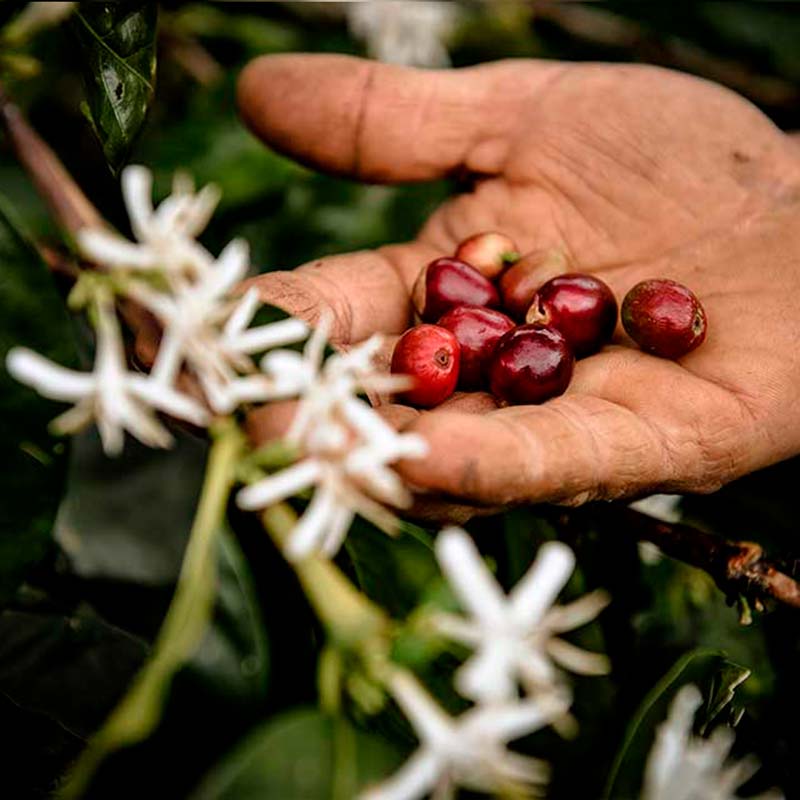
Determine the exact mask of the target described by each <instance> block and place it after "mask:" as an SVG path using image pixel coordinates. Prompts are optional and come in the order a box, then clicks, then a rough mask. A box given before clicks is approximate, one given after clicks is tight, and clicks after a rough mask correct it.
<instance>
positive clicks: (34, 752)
mask: <svg viewBox="0 0 800 800" xmlns="http://www.w3.org/2000/svg"><path fill="white" fill-rule="evenodd" d="M53 606H54V604H53V602H52V601H51V600H45V601H44V602H37V603H36V604H35V605H34V606H33V607H31V606H30V605H27V606H26V607H25V608H24V609H15V610H13V611H12V610H6V611H4V612H3V613H1V614H0V720H2V728H1V729H0V732H1V733H2V738H3V742H4V747H3V796H4V797H5V796H7V797H49V796H50V790H52V788H53V786H54V785H55V782H56V780H57V779H58V778H59V777H60V776H61V775H62V774H63V772H64V770H65V769H66V767H67V766H68V764H69V763H70V762H71V761H72V760H73V759H74V758H75V757H76V756H77V755H78V753H79V751H80V749H81V748H82V747H83V746H84V745H85V743H86V738H87V736H88V735H89V733H90V732H91V731H92V730H94V728H96V727H97V726H98V725H99V724H100V722H101V721H102V720H103V718H104V717H105V716H106V715H107V714H108V712H109V711H110V710H111V708H113V706H114V704H115V703H116V702H117V700H118V699H119V697H120V695H121V694H122V692H124V690H125V686H126V685H127V683H128V681H129V680H130V678H131V676H132V675H133V674H134V673H135V672H136V670H137V669H138V668H139V667H140V665H141V663H142V661H143V660H144V658H145V656H146V654H147V647H146V645H145V643H144V642H143V641H141V640H140V639H137V638H136V637H133V636H130V635H129V634H127V633H125V632H124V631H122V630H120V629H119V628H116V627H115V626H112V625H109V624H108V623H106V622H105V621H104V620H102V619H101V618H99V617H98V616H97V615H96V614H94V613H93V612H92V611H91V610H89V609H86V608H79V609H77V610H75V611H70V610H65V611H62V610H60V609H57V608H55V609H54V607H53Z"/></svg>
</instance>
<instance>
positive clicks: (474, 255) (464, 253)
mask: <svg viewBox="0 0 800 800" xmlns="http://www.w3.org/2000/svg"><path fill="white" fill-rule="evenodd" d="M456 258H458V259H460V260H461V261H466V262H467V264H469V265H470V266H472V267H475V269H477V270H478V272H480V273H481V275H483V276H484V278H488V279H489V280H490V281H493V280H494V279H495V278H496V277H497V276H498V275H499V274H500V273H501V272H502V271H503V270H504V269H505V268H506V267H507V266H508V265H509V264H513V263H514V262H515V261H516V260H517V259H518V258H519V253H517V246H516V245H515V244H514V240H513V239H510V238H509V237H508V236H506V235H505V234H503V233H495V232H494V231H488V232H486V233H476V234H475V235H474V236H470V237H469V239H464V241H463V242H461V244H460V245H459V246H458V249H457V250H456Z"/></svg>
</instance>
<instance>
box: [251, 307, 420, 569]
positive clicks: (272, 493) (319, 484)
mask: <svg viewBox="0 0 800 800" xmlns="http://www.w3.org/2000/svg"><path fill="white" fill-rule="evenodd" d="M327 328H328V323H326V322H323V324H321V325H320V327H319V328H318V329H317V331H316V332H315V333H314V335H312V337H311V338H310V339H309V341H308V343H307V344H306V347H305V350H304V352H303V353H302V354H300V353H295V352H291V351H284V350H276V351H273V352H271V353H268V354H267V355H266V356H265V357H264V360H263V361H262V369H263V370H264V372H265V374H266V375H267V376H268V377H269V378H270V379H271V380H272V381H273V388H274V391H275V394H276V396H283V397H296V396H299V398H300V401H299V403H298V407H297V410H296V413H295V416H294V420H293V422H292V425H291V427H290V429H289V432H288V433H287V436H286V440H287V442H288V443H289V444H291V445H293V446H294V447H295V448H296V449H298V450H299V452H300V453H302V455H303V458H302V459H301V460H300V461H299V462H298V463H296V464H294V465H293V466H291V467H288V468H287V469H284V470H282V471H280V472H278V473H276V474H274V475H269V476H267V477H265V478H263V479H262V480H260V481H257V482H256V483H254V484H252V485H251V486H248V487H247V488H245V489H243V490H242V491H241V492H239V494H238V496H237V502H238V504H239V506H240V507H241V508H243V509H249V510H256V509H261V508H266V507H267V506H269V505H272V504H273V503H276V502H279V501H281V500H284V499H286V498H288V497H291V496H293V495H295V494H297V493H299V492H302V491H304V490H307V489H311V488H314V489H315V491H314V495H313V497H312V499H311V502H310V503H309V505H308V508H307V509H306V511H305V513H304V514H303V516H302V518H301V519H300V521H299V523H298V524H297V526H296V528H295V529H294V531H293V533H292V536H291V539H290V540H289V542H288V544H287V547H286V555H287V557H288V558H289V559H291V560H297V559H301V558H304V557H306V556H309V555H311V554H313V553H321V554H323V555H327V556H333V555H335V553H336V552H337V551H338V550H339V548H340V547H341V544H342V542H343V541H344V538H345V536H346V535H347V531H348V529H349V527H350V525H351V523H352V521H353V517H354V515H355V514H361V515H362V516H363V517H365V518H367V519H370V520H371V521H373V522H375V524H377V525H379V526H381V527H386V526H387V524H389V522H391V521H393V518H392V517H391V514H389V512H387V510H386V509H385V508H384V507H383V505H382V504H383V503H386V504H388V505H391V506H395V507H397V508H405V507H407V506H408V505H410V503H411V494H410V492H409V491H408V489H407V488H406V486H405V484H404V483H403V481H402V480H401V479H400V477H399V476H398V475H397V474H396V473H395V472H394V471H393V470H392V469H391V468H390V466H389V465H390V464H392V463H394V462H395V461H398V460H399V459H401V458H419V457H422V456H424V455H425V454H426V452H427V446H426V444H425V442H424V440H423V439H421V438H420V437H419V436H416V435H413V434H401V433H398V432H397V431H395V430H394V429H393V428H392V427H391V426H390V425H388V424H387V423H386V422H385V421H384V420H383V419H382V418H381V416H380V415H379V414H378V413H377V412H376V411H375V410H374V409H373V408H372V407H371V406H370V405H369V404H368V403H367V402H366V401H364V400H362V399H360V398H359V397H358V394H359V393H360V392H364V391H391V390H393V389H394V388H397V387H399V386H401V385H402V386H405V385H406V384H405V382H404V381H402V379H401V380H400V381H399V380H398V378H397V376H391V375H381V374H379V373H378V372H376V371H375V368H374V366H373V364H372V362H373V359H374V356H375V354H376V352H377V349H378V348H379V347H380V340H379V339H378V338H373V339H370V340H369V341H367V342H365V343H363V344H362V345H359V346H358V347H355V348H353V349H352V350H350V351H349V352H348V353H344V354H335V355H331V356H330V357H329V358H328V359H327V360H326V361H325V362H324V363H323V361H322V359H323V356H324V351H325V339H326V333H327Z"/></svg>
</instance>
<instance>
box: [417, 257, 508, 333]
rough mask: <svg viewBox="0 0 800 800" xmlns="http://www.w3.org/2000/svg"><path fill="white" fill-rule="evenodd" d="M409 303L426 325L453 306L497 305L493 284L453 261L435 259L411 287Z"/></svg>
mask: <svg viewBox="0 0 800 800" xmlns="http://www.w3.org/2000/svg"><path fill="white" fill-rule="evenodd" d="M412 300H413V302H414V307H415V308H416V310H417V313H418V314H419V315H420V317H422V319H424V320H425V321H426V322H434V321H435V320H437V319H439V317H441V316H442V314H444V313H446V312H447V311H449V310H450V309H451V308H454V307H455V306H462V305H473V306H489V307H492V308H495V307H497V306H499V305H500V295H499V294H498V293H497V289H495V287H494V285H493V284H492V283H490V282H489V281H488V280H487V279H486V278H484V277H483V275H481V273H480V272H478V270H476V269H475V268H474V267H471V266H470V265H469V264H467V263H465V262H464V261H459V260H458V259H457V258H437V259H436V260H435V261H432V262H431V263H430V264H428V266H427V267H426V268H425V269H424V270H423V271H422V272H421V273H420V276H419V278H418V279H417V282H416V284H415V285H414V292H413V296H412Z"/></svg>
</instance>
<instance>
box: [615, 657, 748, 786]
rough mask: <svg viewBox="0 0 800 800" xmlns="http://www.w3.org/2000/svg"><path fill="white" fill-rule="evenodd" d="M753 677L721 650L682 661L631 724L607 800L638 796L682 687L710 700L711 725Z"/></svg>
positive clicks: (651, 692)
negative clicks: (655, 745) (650, 756)
mask: <svg viewBox="0 0 800 800" xmlns="http://www.w3.org/2000/svg"><path fill="white" fill-rule="evenodd" d="M749 674H750V671H749V670H747V669H745V668H744V667H740V666H739V665H738V664H734V663H732V662H730V661H728V660H727V658H726V657H725V654H724V653H723V652H721V651H718V650H707V649H698V650H693V651H692V652H690V653H687V654H686V655H685V656H683V657H681V658H680V659H678V661H676V662H675V664H674V665H673V666H672V668H671V669H670V670H669V672H667V674H666V675H664V677H663V678H661V680H660V681H658V683H657V684H656V685H655V686H654V687H653V688H652V689H651V690H650V692H649V693H648V694H647V696H646V697H645V698H644V700H643V701H642V703H641V704H640V706H639V708H638V709H637V711H636V713H635V714H634V715H633V718H632V719H631V721H630V723H629V724H628V727H627V729H626V731H625V736H624V739H623V742H622V746H621V747H620V749H619V751H618V752H617V755H616V757H615V759H614V763H613V764H612V767H611V771H610V773H609V776H608V780H607V782H606V787H605V791H604V793H603V797H604V798H608V799H609V800H612V799H613V798H618V797H637V796H638V793H639V788H640V785H641V781H642V775H643V774H644V767H645V763H646V761H647V755H648V753H649V752H650V748H651V747H652V745H653V742H654V740H655V734H656V730H657V728H658V726H659V725H660V724H661V723H662V722H663V721H664V720H665V719H666V718H667V711H668V709H669V705H670V703H671V702H672V699H673V697H674V696H675V695H676V694H677V692H678V690H679V689H680V688H681V687H682V686H685V685H686V684H688V683H694V684H697V685H698V686H699V688H700V690H701V691H703V694H704V698H706V702H705V703H704V708H705V709H706V716H705V718H706V721H710V720H711V719H713V718H716V717H718V715H719V713H720V711H721V710H722V709H723V708H724V706H725V705H727V704H728V703H729V702H730V701H731V700H732V699H733V690H734V689H735V688H736V687H737V686H739V685H740V684H741V683H742V682H743V681H744V680H745V679H746V678H747V676H748V675H749ZM709 688H710V689H711V691H710V696H709ZM709 714H711V715H709ZM698 718H700V717H698Z"/></svg>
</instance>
